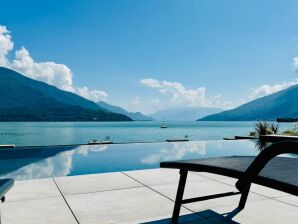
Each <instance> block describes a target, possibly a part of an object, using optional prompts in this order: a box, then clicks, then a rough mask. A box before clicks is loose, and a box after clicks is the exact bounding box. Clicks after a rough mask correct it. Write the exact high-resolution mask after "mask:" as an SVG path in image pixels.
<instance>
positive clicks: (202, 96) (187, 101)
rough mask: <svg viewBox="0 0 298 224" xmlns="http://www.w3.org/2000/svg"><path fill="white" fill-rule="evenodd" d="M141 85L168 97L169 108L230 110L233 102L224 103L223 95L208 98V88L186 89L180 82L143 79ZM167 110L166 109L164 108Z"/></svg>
mask: <svg viewBox="0 0 298 224" xmlns="http://www.w3.org/2000/svg"><path fill="white" fill-rule="evenodd" d="M140 83H141V84H143V85H144V86H146V87H150V88H154V89H157V90H158V91H159V93H161V94H162V95H163V96H166V97H168V100H165V104H167V105H166V107H167V108H175V107H222V108H230V107H231V106H232V103H231V102H223V101H222V98H221V95H220V94H219V95H217V96H214V97H206V88H205V87H198V88H196V89H190V88H186V87H185V86H184V85H183V84H181V83H179V82H169V81H159V80H156V79H151V78H150V79H142V80H140ZM164 109H166V108H164Z"/></svg>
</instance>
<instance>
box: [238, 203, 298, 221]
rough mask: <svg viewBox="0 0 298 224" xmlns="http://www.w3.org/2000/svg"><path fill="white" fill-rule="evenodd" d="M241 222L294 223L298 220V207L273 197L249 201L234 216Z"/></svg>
mask: <svg viewBox="0 0 298 224" xmlns="http://www.w3.org/2000/svg"><path fill="white" fill-rule="evenodd" d="M234 220H235V221H237V222H239V223H247V224H250V223H251V224H255V223H270V224H275V223H276V224H280V223H283V224H293V223H297V220H298V208H297V207H294V206H291V205H287V204H284V203H280V202H277V201H276V200H273V199H267V200H263V201H255V202H251V203H248V204H247V206H246V207H245V209H244V210H242V211H241V212H240V213H239V214H238V215H237V216H235V218H234Z"/></svg>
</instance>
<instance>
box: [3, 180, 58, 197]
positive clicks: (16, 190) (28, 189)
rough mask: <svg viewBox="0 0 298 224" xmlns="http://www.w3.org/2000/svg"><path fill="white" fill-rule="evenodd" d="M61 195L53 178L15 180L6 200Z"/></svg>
mask: <svg viewBox="0 0 298 224" xmlns="http://www.w3.org/2000/svg"><path fill="white" fill-rule="evenodd" d="M59 196H61V194H60V192H59V190H58V188H57V186H56V185H55V183H54V181H53V179H52V178H46V179H34V180H24V181H15V184H14V186H13V187H12V188H11V190H10V191H9V192H8V193H7V194H6V202H13V201H24V200H32V199H38V198H49V197H59Z"/></svg>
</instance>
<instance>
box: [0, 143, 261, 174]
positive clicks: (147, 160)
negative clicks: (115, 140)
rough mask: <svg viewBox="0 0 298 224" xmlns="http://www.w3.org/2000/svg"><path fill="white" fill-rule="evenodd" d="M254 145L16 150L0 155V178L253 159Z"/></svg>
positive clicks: (138, 144)
mask: <svg viewBox="0 0 298 224" xmlns="http://www.w3.org/2000/svg"><path fill="white" fill-rule="evenodd" d="M257 153H258V149H257V147H256V144H255V142H254V141H251V140H237V141H223V140H220V141H189V142H174V143H167V142H163V143H133V144H111V145H79V146H55V147H33V148H28V147H26V148H15V149H6V150H1V151H0V164H1V166H0V175H1V177H4V176H5V177H11V178H14V179H17V180H20V179H22V180H23V179H35V178H46V177H55V176H72V175H80V174H92V173H105V172H115V171H127V170H138V169H149V168H157V167H159V163H160V162H162V161H168V160H182V159H197V158H206V157H217V156H231V155H256V154H257Z"/></svg>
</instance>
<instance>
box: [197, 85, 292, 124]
mask: <svg viewBox="0 0 298 224" xmlns="http://www.w3.org/2000/svg"><path fill="white" fill-rule="evenodd" d="M297 99H298V85H295V86H292V87H290V88H288V89H285V90H282V91H279V92H277V93H274V94H271V95H268V96H264V97H262V98H259V99H256V100H253V101H251V102H248V103H246V104H243V105H242V106H239V107H237V108H235V109H232V110H227V111H224V112H221V113H217V114H213V115H210V116H206V117H204V118H202V119H200V120H202V121H252V120H275V119H276V118H297V117H298V100H297Z"/></svg>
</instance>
